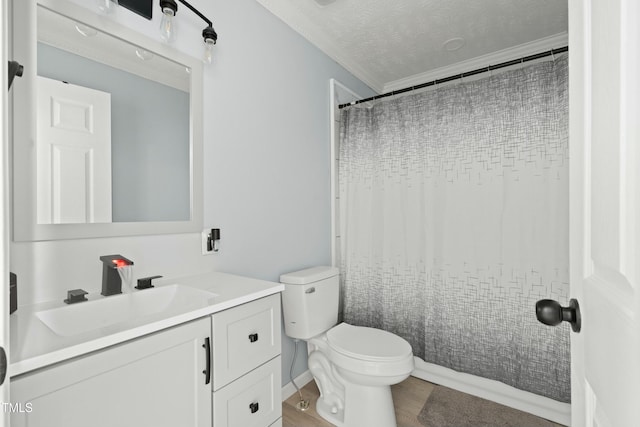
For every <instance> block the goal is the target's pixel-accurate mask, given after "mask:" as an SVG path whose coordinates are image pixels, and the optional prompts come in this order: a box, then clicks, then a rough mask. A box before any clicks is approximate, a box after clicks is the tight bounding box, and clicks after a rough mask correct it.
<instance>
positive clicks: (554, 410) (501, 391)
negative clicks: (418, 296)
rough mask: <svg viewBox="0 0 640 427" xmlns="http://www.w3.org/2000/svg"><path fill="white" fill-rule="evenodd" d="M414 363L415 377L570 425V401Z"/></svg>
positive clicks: (451, 370)
mask: <svg viewBox="0 0 640 427" xmlns="http://www.w3.org/2000/svg"><path fill="white" fill-rule="evenodd" d="M415 364H416V368H415V370H414V371H413V372H412V373H411V375H412V376H414V377H416V378H420V379H422V380H425V381H429V382H432V383H436V384H440V385H443V386H445V387H449V388H452V389H455V390H458V391H462V392H464V393H468V394H472V395H474V396H478V397H481V398H483V399H487V400H491V401H494V402H497V403H500V404H501V405H505V406H509V407H511V408H515V409H519V410H521V411H524V412H528V413H530V414H533V415H536V416H538V417H542V418H545V419H547V420H550V421H553V422H556V423H560V424H564V425H566V426H568V425H571V405H570V404H569V403H562V402H558V401H556V400H553V399H549V398H548V397H543V396H539V395H537V394H534V393H530V392H528V391H523V390H519V389H517V388H514V387H511V386H508V385H506V384H504V383H501V382H499V381H494V380H489V379H487V378H482V377H477V376H475V375H470V374H465V373H462V372H458V371H454V370H453V369H449V368H445V367H442V366H439V365H435V364H433V363H428V362H425V361H424V360H422V359H419V358H417V357H416V358H415ZM292 387H293V386H292ZM294 391H295V390H294Z"/></svg>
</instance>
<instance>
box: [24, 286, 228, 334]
mask: <svg viewBox="0 0 640 427" xmlns="http://www.w3.org/2000/svg"><path fill="white" fill-rule="evenodd" d="M216 296H217V294H214V293H212V292H208V291H203V290H200V289H196V288H192V287H189V286H183V285H168V286H161V287H157V288H153V289H145V290H143V291H136V292H133V293H131V294H121V295H113V296H109V297H105V298H102V299H99V300H95V301H89V302H82V303H76V304H73V305H69V306H66V307H59V308H54V309H51V310H44V311H39V312H37V313H36V316H37V317H38V319H40V321H41V322H42V323H44V324H45V325H47V326H48V327H49V329H51V330H52V331H53V332H55V333H56V334H58V335H61V336H72V335H77V334H81V333H83V332H89V331H92V330H96V329H100V328H104V327H108V326H111V325H116V324H118V323H123V322H130V321H132V320H138V319H140V318H143V317H145V316H152V315H154V314H158V313H163V312H171V313H175V314H180V313H183V312H186V311H189V310H195V309H198V308H201V307H206V306H207V305H210V304H211V299H212V298H215V297H216Z"/></svg>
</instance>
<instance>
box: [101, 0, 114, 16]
mask: <svg viewBox="0 0 640 427" xmlns="http://www.w3.org/2000/svg"><path fill="white" fill-rule="evenodd" d="M96 1H97V2H98V10H99V11H100V12H102V13H111V12H113V11H114V10H116V7H118V0H96Z"/></svg>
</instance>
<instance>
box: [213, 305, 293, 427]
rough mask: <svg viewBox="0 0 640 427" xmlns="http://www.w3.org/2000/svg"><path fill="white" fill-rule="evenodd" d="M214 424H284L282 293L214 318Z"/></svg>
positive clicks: (222, 426)
mask: <svg viewBox="0 0 640 427" xmlns="http://www.w3.org/2000/svg"><path fill="white" fill-rule="evenodd" d="M211 322H212V333H213V336H214V337H215V339H214V340H213V349H212V351H213V426H214V427H269V426H281V425H282V421H281V417H282V398H281V384H280V381H281V373H280V372H281V365H280V363H281V362H280V353H281V339H282V338H281V327H280V294H279V293H278V294H275V295H271V296H268V297H264V298H261V299H258V300H255V301H252V302H249V303H246V304H243V305H240V306H237V307H234V308H230V309H228V310H224V311H221V312H219V313H215V314H213V316H212V317H211Z"/></svg>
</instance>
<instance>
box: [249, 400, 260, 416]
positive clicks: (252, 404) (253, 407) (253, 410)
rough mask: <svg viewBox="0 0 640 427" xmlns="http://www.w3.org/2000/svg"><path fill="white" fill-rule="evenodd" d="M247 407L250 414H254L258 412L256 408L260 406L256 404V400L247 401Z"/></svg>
mask: <svg viewBox="0 0 640 427" xmlns="http://www.w3.org/2000/svg"><path fill="white" fill-rule="evenodd" d="M249 409H250V410H251V413H252V414H255V413H256V412H258V409H260V406H259V405H258V402H253V403H249Z"/></svg>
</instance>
